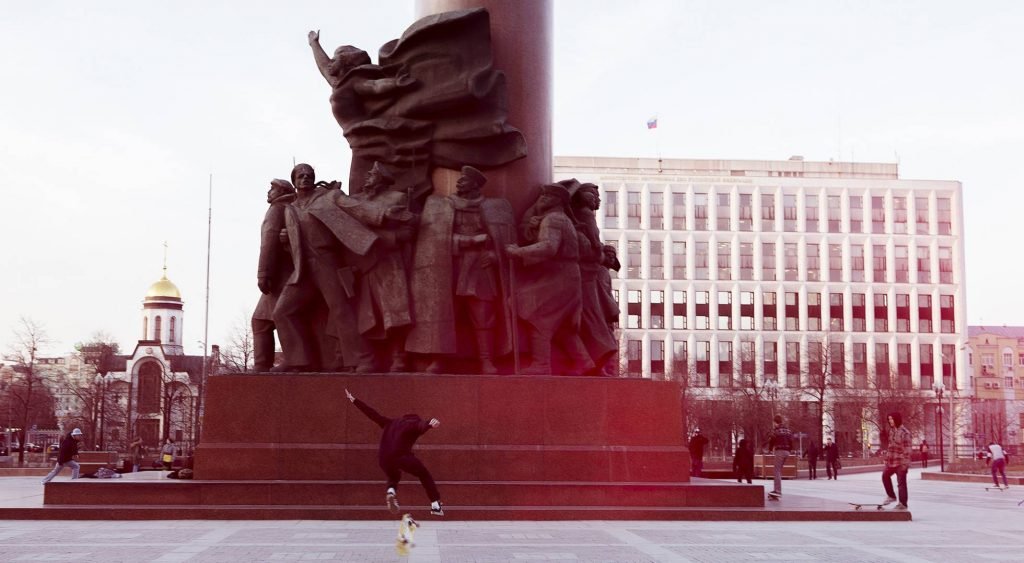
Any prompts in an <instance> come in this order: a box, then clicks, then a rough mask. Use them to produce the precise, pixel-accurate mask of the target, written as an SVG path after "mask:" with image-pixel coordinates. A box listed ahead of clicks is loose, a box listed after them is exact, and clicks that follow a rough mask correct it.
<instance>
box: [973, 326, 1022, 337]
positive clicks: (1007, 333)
mask: <svg viewBox="0 0 1024 563" xmlns="http://www.w3.org/2000/svg"><path fill="white" fill-rule="evenodd" d="M982 334H994V335H996V336H1000V337H1003V338H1024V326H1006V325H1003V326H986V325H980V326H968V327H967V336H968V337H969V338H974V337H975V336H981V335H982Z"/></svg>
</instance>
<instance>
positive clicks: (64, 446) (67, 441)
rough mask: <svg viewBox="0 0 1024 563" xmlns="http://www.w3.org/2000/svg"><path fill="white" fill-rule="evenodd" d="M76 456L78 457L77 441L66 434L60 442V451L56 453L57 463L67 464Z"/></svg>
mask: <svg viewBox="0 0 1024 563" xmlns="http://www.w3.org/2000/svg"><path fill="white" fill-rule="evenodd" d="M76 455H78V440H76V439H74V438H73V437H72V436H71V434H68V435H67V436H64V439H63V440H61V441H60V450H59V451H58V452H57V463H67V462H69V461H71V459H72V458H74V457H75V456H76Z"/></svg>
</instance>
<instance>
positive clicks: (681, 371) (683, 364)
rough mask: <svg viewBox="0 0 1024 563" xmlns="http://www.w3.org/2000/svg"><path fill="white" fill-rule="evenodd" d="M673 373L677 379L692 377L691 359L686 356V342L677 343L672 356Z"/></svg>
mask: <svg viewBox="0 0 1024 563" xmlns="http://www.w3.org/2000/svg"><path fill="white" fill-rule="evenodd" d="M672 373H673V374H674V375H675V376H676V377H677V378H683V377H686V378H687V379H688V378H689V376H690V365H689V359H688V358H687V355H686V342H676V343H675V352H674V353H673V354H672Z"/></svg>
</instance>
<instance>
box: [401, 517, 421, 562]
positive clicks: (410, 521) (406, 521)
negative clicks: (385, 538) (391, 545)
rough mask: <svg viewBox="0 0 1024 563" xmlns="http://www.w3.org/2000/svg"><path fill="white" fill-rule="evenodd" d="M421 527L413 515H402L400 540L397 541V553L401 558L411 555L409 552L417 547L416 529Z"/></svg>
mask: <svg viewBox="0 0 1024 563" xmlns="http://www.w3.org/2000/svg"><path fill="white" fill-rule="evenodd" d="M419 527H420V524H419V522H417V521H416V520H415V519H414V518H413V517H412V514H403V515H402V519H401V520H400V521H399V524H398V539H396V540H395V551H396V552H398V555H399V556H403V557H404V556H406V555H409V550H410V549H412V548H413V547H414V546H415V545H416V543H415V542H414V541H413V536H415V535H416V528H419Z"/></svg>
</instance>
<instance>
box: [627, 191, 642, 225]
mask: <svg viewBox="0 0 1024 563" xmlns="http://www.w3.org/2000/svg"><path fill="white" fill-rule="evenodd" d="M626 228H627V229H639V228H640V192H633V191H631V192H626Z"/></svg>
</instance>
